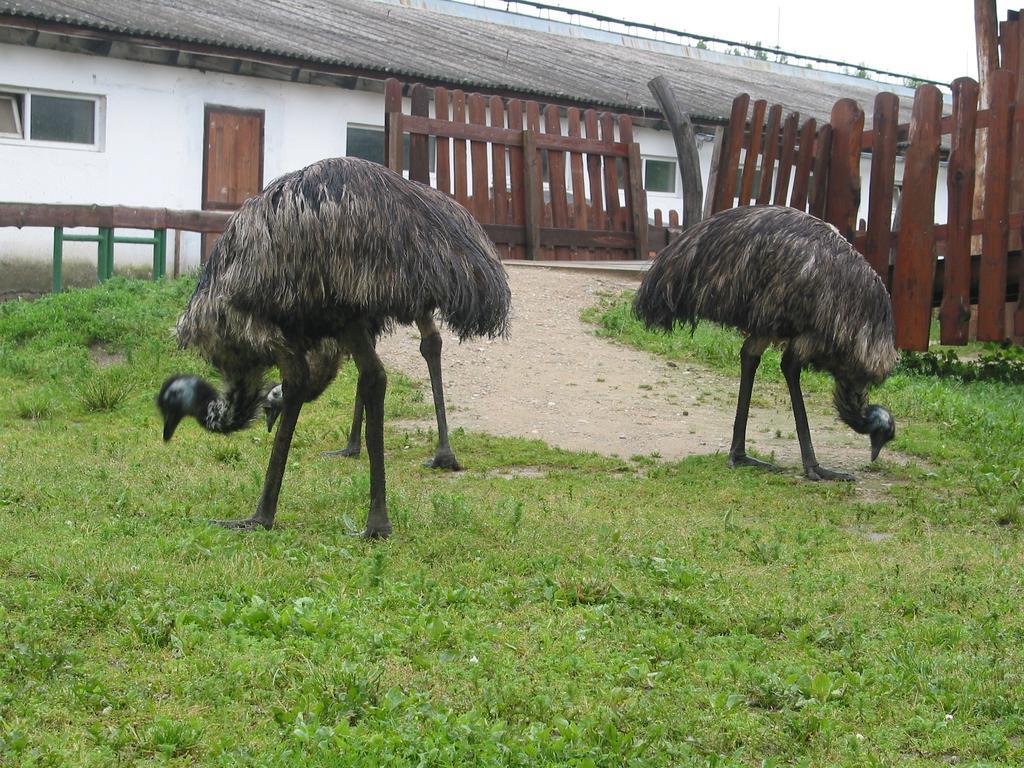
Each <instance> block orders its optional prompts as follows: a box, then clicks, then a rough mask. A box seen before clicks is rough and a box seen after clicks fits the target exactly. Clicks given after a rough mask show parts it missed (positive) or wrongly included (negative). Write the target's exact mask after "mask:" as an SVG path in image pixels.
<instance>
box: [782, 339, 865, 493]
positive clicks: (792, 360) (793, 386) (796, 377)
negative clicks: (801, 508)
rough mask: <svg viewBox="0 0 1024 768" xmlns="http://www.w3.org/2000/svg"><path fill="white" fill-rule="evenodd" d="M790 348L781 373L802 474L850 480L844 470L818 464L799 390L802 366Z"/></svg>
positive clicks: (783, 356) (809, 477)
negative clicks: (798, 446)
mask: <svg viewBox="0 0 1024 768" xmlns="http://www.w3.org/2000/svg"><path fill="white" fill-rule="evenodd" d="M791 350H792V348H791V347H787V348H786V351H785V352H784V353H783V355H782V374H783V375H784V376H785V377H786V384H788V385H789V398H790V400H791V401H792V402H793V418H794V419H795V420H796V436H797V437H798V438H799V440H800V458H801V460H802V461H803V465H804V474H805V475H806V476H807V479H808V480H843V481H847V482H850V481H852V480H853V475H848V474H846V473H845V472H833V471H832V470H831V469H825V467H822V466H821V465H819V464H818V459H817V458H815V456H814V446H812V445H811V430H810V428H809V427H808V426H807V411H806V409H805V408H804V396H803V392H801V391H800V371H801V369H802V368H803V365H802V364H801V362H800V361H799V360H798V359H797V357H796V355H794V354H793V353H792V351H791Z"/></svg>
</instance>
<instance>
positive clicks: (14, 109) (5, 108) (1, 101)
mask: <svg viewBox="0 0 1024 768" xmlns="http://www.w3.org/2000/svg"><path fill="white" fill-rule="evenodd" d="M21 126H22V122H21V94H16V93H0V138H4V139H20V138H23V136H24V134H23V133H22V127H21Z"/></svg>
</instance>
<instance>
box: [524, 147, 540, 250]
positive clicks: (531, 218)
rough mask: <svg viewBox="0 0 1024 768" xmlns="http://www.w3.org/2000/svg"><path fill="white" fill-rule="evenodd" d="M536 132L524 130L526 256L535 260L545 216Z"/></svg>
mask: <svg viewBox="0 0 1024 768" xmlns="http://www.w3.org/2000/svg"><path fill="white" fill-rule="evenodd" d="M542 185H543V179H542V178H541V167H540V153H539V152H538V150H537V139H536V134H535V133H534V132H533V131H532V130H530V128H529V127H527V128H526V129H525V130H524V131H523V193H524V197H525V211H524V213H525V218H526V258H527V259H529V260H531V261H535V260H536V259H537V256H538V254H539V253H540V223H541V220H542V218H543V216H544V209H543V208H542V206H543V205H544V189H543V186H542Z"/></svg>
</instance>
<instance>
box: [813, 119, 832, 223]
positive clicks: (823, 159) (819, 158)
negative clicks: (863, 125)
mask: <svg viewBox="0 0 1024 768" xmlns="http://www.w3.org/2000/svg"><path fill="white" fill-rule="evenodd" d="M831 157H832V126H831V125H829V124H828V123H825V124H824V125H823V126H821V128H819V129H818V138H817V139H816V140H815V142H814V172H813V173H812V175H811V182H812V183H813V184H814V189H813V190H812V191H811V204H810V208H809V209H808V212H809V213H810V214H811V215H812V216H817V217H818V218H819V219H824V218H825V202H826V200H827V195H828V174H829V165H830V160H831Z"/></svg>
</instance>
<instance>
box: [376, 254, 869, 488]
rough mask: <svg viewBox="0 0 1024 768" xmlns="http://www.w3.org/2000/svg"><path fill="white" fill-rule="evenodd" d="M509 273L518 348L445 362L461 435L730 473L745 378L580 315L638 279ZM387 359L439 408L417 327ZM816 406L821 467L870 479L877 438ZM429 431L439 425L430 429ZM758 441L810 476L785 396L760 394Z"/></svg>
mask: <svg viewBox="0 0 1024 768" xmlns="http://www.w3.org/2000/svg"><path fill="white" fill-rule="evenodd" d="M507 271H508V275H509V283H510V285H511V287H512V311H513V317H512V335H511V338H510V339H508V340H495V341H487V340H480V339H477V340H471V341H467V342H465V343H463V344H460V343H459V342H458V339H457V338H455V337H454V336H451V335H450V334H447V333H445V338H444V351H443V353H442V361H443V366H444V377H445V381H444V383H445V391H446V393H447V399H448V403H449V410H450V414H449V424H450V425H451V427H452V428H453V429H455V428H458V427H463V428H465V429H467V430H479V431H483V432H488V433H491V434H494V435H507V436H517V437H526V438H537V439H540V440H543V441H545V442H546V443H548V444H550V445H554V446H558V447H561V448H566V449H569V450H573V451H594V452H597V453H602V454H606V455H617V456H621V457H623V458H628V457H630V456H634V455H637V454H645V455H649V454H658V455H659V456H660V457H661V458H662V459H667V460H674V459H681V458H684V457H686V456H693V455H697V454H709V453H716V452H721V453H722V454H723V456H722V461H723V463H724V462H725V460H726V459H725V455H724V454H726V453H728V450H729V443H730V440H731V437H732V423H733V416H734V413H735V411H734V409H735V407H736V393H737V388H738V385H739V381H738V377H737V378H733V377H731V376H725V375H722V374H720V373H718V372H715V371H712V370H710V369H707V368H705V367H703V366H700V365H697V364H690V363H679V364H674V363H668V362H667V361H665V360H663V359H661V358H659V357H657V356H655V355H653V354H650V353H647V352H641V351H638V350H635V349H632V348H629V347H625V346H622V345H619V344H615V343H613V342H611V341H608V340H607V339H602V338H599V337H597V336H595V335H594V332H593V328H592V327H591V326H590V325H588V324H585V323H583V322H582V321H581V320H580V312H581V311H582V310H583V309H585V308H586V307H589V306H592V305H593V304H594V303H596V301H597V300H598V296H599V294H600V293H602V292H619V291H622V290H624V289H628V288H635V287H636V286H637V284H638V283H637V280H636V279H629V278H628V277H619V276H618V275H609V274H601V273H591V272H584V271H578V270H574V271H568V270H559V269H544V268H538V267H528V266H516V265H514V264H512V265H509V266H508V270H507ZM379 352H380V355H381V358H382V359H383V361H384V364H385V366H386V367H387V368H388V369H389V370H397V371H401V372H402V373H403V374H405V375H407V376H409V377H410V378H412V379H414V380H417V381H421V382H422V383H423V386H424V392H425V397H426V398H427V401H428V402H429V400H430V384H429V379H428V376H427V369H426V365H425V363H424V361H423V358H422V357H420V354H419V336H418V334H417V332H416V330H415V328H407V327H401V328H399V329H398V331H396V332H395V333H394V334H393V335H392V336H390V337H389V338H387V339H383V340H382V341H381V343H380V347H379ZM759 384H760V386H759ZM766 406H767V407H766ZM807 407H808V411H809V418H810V422H811V431H812V436H813V438H814V445H815V451H816V452H817V455H818V458H819V460H820V461H821V463H822V464H823V465H825V466H828V467H829V468H832V469H839V470H844V471H848V472H854V473H857V472H858V471H859V470H862V469H863V467H864V465H865V464H866V463H867V462H868V458H869V450H870V449H869V444H868V440H867V438H866V437H863V436H861V435H856V434H854V433H853V432H851V431H850V430H849V429H848V428H847V427H846V426H845V425H843V424H841V423H840V422H839V421H838V420H837V418H836V417H835V415H834V413H832V411H831V409H830V406H829V402H828V398H827V397H822V396H821V395H818V396H817V397H814V398H812V397H810V396H808V398H807ZM422 426H424V427H430V426H433V422H432V421H429V420H424V421H423V422H422ZM747 438H748V448H749V449H752V450H756V451H758V452H760V453H761V454H764V455H771V454H773V453H774V454H775V458H776V461H777V462H778V463H779V464H781V465H782V466H783V467H785V468H786V469H787V470H792V471H793V472H794V473H795V472H798V471H799V468H800V450H799V446H798V444H797V441H796V437H795V434H794V426H793V415H792V412H791V411H790V407H789V400H788V396H785V393H784V387H782V386H781V385H778V386H775V385H766V384H763V383H760V382H758V383H756V384H755V389H754V407H752V408H751V413H750V422H749V425H748V428H747ZM456 449H457V445H456Z"/></svg>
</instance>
